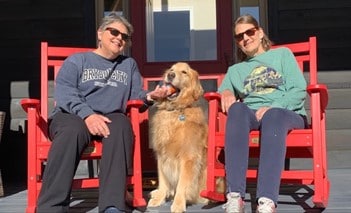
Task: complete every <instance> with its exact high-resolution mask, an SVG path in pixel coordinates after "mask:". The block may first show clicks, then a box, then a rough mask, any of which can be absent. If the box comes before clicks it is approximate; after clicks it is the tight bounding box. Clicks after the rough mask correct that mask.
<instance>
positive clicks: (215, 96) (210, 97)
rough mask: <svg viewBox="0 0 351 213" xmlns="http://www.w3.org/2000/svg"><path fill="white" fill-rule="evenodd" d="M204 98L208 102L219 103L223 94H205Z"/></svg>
mask: <svg viewBox="0 0 351 213" xmlns="http://www.w3.org/2000/svg"><path fill="white" fill-rule="evenodd" d="M204 98H205V99H206V100H207V101H211V100H217V101H218V102H220V101H221V94H219V93H218V92H206V93H205V94H204Z"/></svg>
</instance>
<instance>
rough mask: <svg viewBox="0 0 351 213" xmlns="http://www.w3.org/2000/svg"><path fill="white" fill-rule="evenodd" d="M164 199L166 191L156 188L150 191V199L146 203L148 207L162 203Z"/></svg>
mask: <svg viewBox="0 0 351 213" xmlns="http://www.w3.org/2000/svg"><path fill="white" fill-rule="evenodd" d="M165 200H166V193H165V192H162V191H160V190H158V189H155V190H153V191H152V192H151V193H150V200H149V202H148V204H147V206H148V207H157V206H160V205H161V204H163V203H164V202H165Z"/></svg>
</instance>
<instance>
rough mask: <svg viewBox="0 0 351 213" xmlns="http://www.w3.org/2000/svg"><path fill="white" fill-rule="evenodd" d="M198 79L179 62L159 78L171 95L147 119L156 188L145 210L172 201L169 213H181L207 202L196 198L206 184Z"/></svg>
mask: <svg viewBox="0 0 351 213" xmlns="http://www.w3.org/2000/svg"><path fill="white" fill-rule="evenodd" d="M198 76H199V74H198V72H197V71H195V70H193V69H192V68H191V67H190V66H189V65H188V64H187V63H183V62H178V63H176V64H174V65H173V66H172V67H171V68H169V69H167V70H166V71H165V73H164V75H163V81H164V84H166V85H167V86H169V87H171V88H173V90H174V93H173V94H172V95H170V96H168V97H167V98H165V99H162V100H157V102H156V103H155V107H157V109H156V111H155V114H154V115H153V116H152V118H151V140H152V148H153V150H154V152H155V155H156V159H157V170H158V181H159V185H158V188H157V189H155V190H153V191H152V192H151V193H150V200H149V202H148V207H156V206H160V205H161V204H163V203H164V202H165V201H166V200H168V199H169V200H172V199H173V203H172V205H171V212H185V211H186V205H187V204H196V203H207V202H208V200H207V199H205V198H202V197H201V196H200V192H201V190H202V189H204V188H205V184H206V172H207V171H206V167H207V165H206V161H207V120H206V117H205V114H204V111H203V109H202V108H201V107H200V105H199V99H200V98H201V97H202V95H203V88H202V86H201V84H200V80H199V78H198Z"/></svg>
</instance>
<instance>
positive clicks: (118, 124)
mask: <svg viewBox="0 0 351 213" xmlns="http://www.w3.org/2000/svg"><path fill="white" fill-rule="evenodd" d="M107 117H108V118H109V119H110V120H111V121H112V122H111V123H109V124H108V126H109V128H110V133H111V134H114V133H115V134H118V135H119V136H121V134H125V133H127V134H132V133H133V130H132V125H131V122H130V119H129V118H128V117H127V116H126V115H124V114H122V113H112V114H109V115H107Z"/></svg>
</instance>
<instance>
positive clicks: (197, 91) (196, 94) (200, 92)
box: [192, 69, 204, 100]
mask: <svg viewBox="0 0 351 213" xmlns="http://www.w3.org/2000/svg"><path fill="white" fill-rule="evenodd" d="M192 72H193V73H194V75H193V78H194V79H193V81H192V82H193V83H194V85H192V86H193V88H194V90H193V92H194V93H193V97H194V99H195V100H198V99H200V97H201V96H202V95H203V94H204V89H203V88H202V85H201V82H200V79H199V73H198V72H197V71H196V70H193V69H192Z"/></svg>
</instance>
